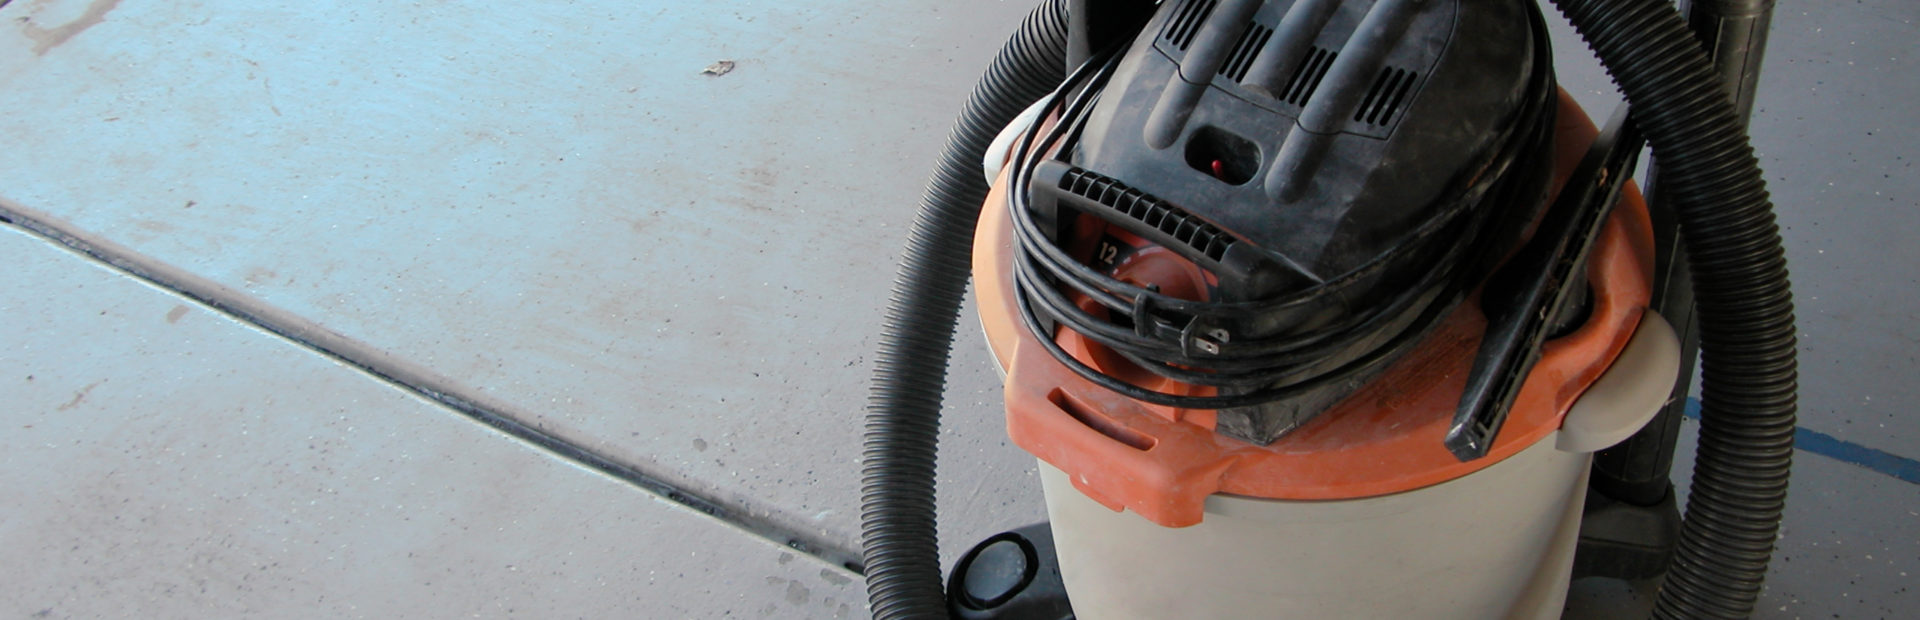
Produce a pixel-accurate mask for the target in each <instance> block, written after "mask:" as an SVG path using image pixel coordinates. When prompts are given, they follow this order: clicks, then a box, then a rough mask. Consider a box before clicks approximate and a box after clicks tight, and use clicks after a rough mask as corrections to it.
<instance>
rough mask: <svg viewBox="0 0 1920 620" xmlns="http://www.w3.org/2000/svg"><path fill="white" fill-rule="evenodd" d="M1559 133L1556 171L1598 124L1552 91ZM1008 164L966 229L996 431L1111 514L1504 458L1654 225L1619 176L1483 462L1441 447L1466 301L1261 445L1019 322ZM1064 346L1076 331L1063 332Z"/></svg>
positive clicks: (1561, 395)
mask: <svg viewBox="0 0 1920 620" xmlns="http://www.w3.org/2000/svg"><path fill="white" fill-rule="evenodd" d="M1558 118H1559V121H1558V127H1557V131H1558V135H1557V136H1556V140H1555V144H1556V147H1555V153H1554V160H1555V168H1556V173H1555V174H1556V181H1555V187H1554V188H1553V190H1552V191H1553V192H1554V193H1557V192H1558V191H1559V185H1560V184H1561V183H1563V182H1564V180H1565V179H1566V177H1567V176H1568V175H1569V174H1570V173H1571V171H1572V169H1573V167H1574V166H1575V164H1577V163H1578V162H1579V160H1580V158H1581V156H1582V155H1584V154H1585V152H1586V149H1587V147H1588V145H1589V144H1591V143H1592V141H1593V138H1594V135H1595V133H1596V131H1595V129H1594V126H1593V123H1592V121H1590V120H1589V119H1588V118H1587V116H1586V114H1585V113H1584V112H1582V111H1581V110H1580V108H1579V106H1577V105H1575V104H1574V103H1573V101H1572V99H1571V98H1569V97H1567V96H1566V94H1565V93H1564V92H1562V93H1561V97H1560V104H1559V114H1558ZM1005 179H1006V177H1005V175H1004V172H1003V174H1002V176H1001V180H1000V181H999V182H996V183H995V185H994V188H993V191H992V192H991V193H990V194H989V195H988V197H987V202H986V205H987V207H986V209H985V212H984V213H983V214H982V217H981V218H980V226H979V229H978V231H977V232H976V235H975V239H974V257H973V269H974V281H975V291H976V294H977V295H978V297H979V302H980V308H981V311H980V315H981V322H982V324H983V326H984V327H985V329H986V333H987V339H988V342H989V344H990V345H991V346H992V348H993V351H994V355H995V357H996V358H998V361H999V362H1000V364H1001V365H1002V366H1003V367H1005V368H1007V369H1008V373H1007V382H1006V403H1007V432H1008V434H1009V435H1010V436H1011V438H1012V439H1013V441H1014V443H1015V444H1017V445H1019V446H1020V447H1021V448H1023V449H1025V450H1027V451H1028V452H1030V453H1032V454H1033V455H1034V456H1036V457H1039V458H1040V459H1041V460H1043V461H1046V462H1047V463H1049V464H1051V465H1053V466H1054V467H1057V468H1059V469H1061V470H1062V471H1064V472H1066V473H1067V474H1068V477H1069V478H1070V479H1071V480H1072V481H1073V485H1074V487H1075V488H1077V489H1079V490H1080V491H1081V492H1082V493H1084V494H1086V495H1087V497H1089V498H1092V499H1094V500H1095V501H1098V502H1100V503H1101V504H1104V505H1106V506H1107V507H1108V508H1112V509H1114V510H1121V509H1131V510H1133V511H1135V512H1138V513H1139V514H1140V515H1141V516H1143V517H1146V518H1147V519H1149V520H1151V521H1153V522H1155V523H1159V524H1161V525H1164V526H1169V527H1181V526H1187V525H1193V524H1196V523H1199V522H1200V521H1201V517H1202V514H1203V508H1204V504H1205V501H1206V498H1207V496H1209V495H1212V494H1214V493H1228V494H1234V495H1242V496H1251V497H1261V498H1272V499H1290V500H1333V499H1351V498H1360V497H1371V496H1377V495H1385V494H1390V493H1397V492H1401V491H1408V490H1412V489H1417V488H1421V487H1425V486H1429V485H1433V484H1438V483H1441V482H1445V481H1448V480H1452V479H1454V478H1458V477H1461V476H1464V475H1467V474H1470V473H1473V472H1475V471H1478V470H1480V469H1482V468H1485V467H1488V466H1491V465H1493V464H1495V463H1498V462H1500V461H1501V460H1502V459H1505V458H1507V457H1509V456H1512V455H1514V454H1516V453H1518V452H1520V451H1521V450H1522V449H1524V448H1526V447H1528V446H1531V445H1533V443H1534V442H1537V441H1539V440H1541V439H1542V438H1545V437H1546V436H1548V435H1549V434H1550V433H1552V431H1554V430H1555V429H1557V428H1559V427H1560V421H1561V418H1562V417H1563V416H1564V415H1565V413H1566V411H1567V409H1568V408H1569V407H1571V406H1572V404H1573V402H1574V400H1575V399H1577V398H1578V397H1579V395H1580V394H1581V393H1582V392H1584V391H1585V390H1586V389H1587V387H1588V386H1590V385H1592V384H1593V382H1594V380H1596V379H1598V378H1599V376H1600V374H1601V373H1602V372H1604V371H1605V370H1606V369H1607V367H1608V366H1609V365H1610V364H1612V362H1613V359H1614V357H1615V356H1617V355H1619V353H1620V351H1621V349H1623V348H1624V347H1625V346H1626V343H1627V341H1628V339H1630V338H1631V337H1632V335H1633V330H1634V327H1635V326H1636V325H1638V324H1639V321H1640V315H1641V312H1642V311H1643V309H1644V308H1645V307H1646V305H1647V302H1648V299H1649V298H1650V294H1651V293H1650V289H1651V287H1650V284H1649V283H1650V282H1651V280H1652V275H1651V274H1652V271H1653V268H1652V266H1653V233H1652V225H1651V224H1650V222H1649V221H1648V216H1647V209H1646V203H1645V201H1644V200H1643V199H1642V198H1641V196H1640V193H1639V190H1638V189H1637V188H1635V187H1633V186H1631V184H1630V185H1629V186H1628V188H1627V190H1626V192H1625V194H1626V195H1625V197H1624V199H1623V200H1622V203H1621V204H1620V205H1619V207H1618V208H1616V209H1615V210H1614V212H1613V215H1612V217H1611V219H1610V220H1609V221H1608V222H1607V224H1606V226H1605V228H1604V230H1603V232H1602V233H1601V236H1600V238H1599V239H1598V240H1597V241H1596V243H1595V245H1594V249H1593V253H1592V254H1591V256H1590V258H1589V262H1588V270H1589V271H1588V275H1589V277H1590V280H1591V282H1592V284H1593V289H1594V298H1593V310H1592V313H1591V315H1590V317H1589V319H1588V321H1587V323H1586V324H1585V325H1583V326H1581V327H1580V328H1579V329H1578V330H1576V331H1574V332H1573V333H1571V334H1568V335H1566V336H1564V337H1561V338H1559V339H1555V340H1553V341H1550V342H1548V343H1547V344H1546V345H1545V347H1544V349H1543V351H1542V354H1541V357H1540V361H1539V362H1538V363H1537V364H1536V365H1535V366H1534V369H1533V372H1532V374H1531V375H1529V376H1528V378H1527V381H1526V383H1525V385H1524V386H1523V387H1522V388H1521V391H1520V394H1519V397H1518V398H1517V399H1516V400H1515V402H1514V406H1513V409H1512V411H1511V413H1509V414H1508V418H1507V421H1506V425H1505V426H1504V427H1503V428H1502V430H1501V431H1500V434H1499V436H1498V437H1497V438H1496V439H1495V440H1494V445H1493V448H1492V450H1491V452H1489V454H1488V455H1487V456H1486V457H1485V458H1481V459H1477V460H1474V461H1471V462H1466V463H1462V462H1460V461H1459V460H1457V459H1455V458H1454V456H1453V455H1452V453H1450V452H1448V451H1447V449H1446V448H1445V447H1444V446H1443V445H1442V439H1443V438H1444V437H1445V435H1446V432H1447V427H1448V425H1449V423H1450V422H1451V419H1452V416H1453V411H1454V409H1455V407H1456V406H1457V405H1458V402H1459V398H1460V392H1461V390H1462V389H1464V385H1465V383H1466V375H1467V372H1468V369H1469V367H1470V366H1471V364H1472V360H1473V355H1474V353H1475V352H1476V350H1477V348H1478V347H1479V343H1480V337H1481V333H1482V331H1483V330H1484V328H1485V319H1484V318H1483V316H1482V314H1481V312H1480V307H1479V305H1478V303H1477V302H1476V301H1474V300H1471V299H1470V300H1468V301H1466V302H1463V303H1462V304H1460V306H1459V308H1458V309H1457V310H1455V311H1454V312H1453V313H1452V314H1451V315H1450V316H1449V317H1447V318H1446V319H1444V320H1443V321H1442V323H1441V324H1440V325H1439V326H1438V327H1436V328H1435V329H1434V330H1433V333H1432V334H1431V335H1429V336H1428V337H1427V340H1426V341H1425V342H1423V343H1422V344H1421V345H1420V346H1418V347H1417V348H1416V349H1415V350H1414V351H1413V352H1411V353H1409V354H1407V356H1406V357H1404V358H1402V359H1400V360H1399V361H1397V362H1395V363H1394V364H1393V366H1392V367H1391V368H1389V369H1388V370H1387V371H1386V372H1385V373H1384V374H1382V375H1381V376H1380V377H1379V378H1377V379H1375V380H1374V381H1373V382H1371V383H1370V384H1368V386H1367V387H1365V388H1362V389H1361V390H1360V391H1358V392H1356V393H1354V394H1353V395H1351V396H1349V397H1347V398H1346V399H1345V400H1344V401H1342V402H1340V403H1339V404H1337V405H1335V406H1334V407H1333V408H1331V409H1330V410H1328V411H1327V412H1325V413H1322V414H1321V415H1320V416H1319V417H1317V418H1315V419H1313V420H1312V421H1310V422H1308V423H1307V424H1306V425H1304V426H1302V427H1301V428H1299V429H1297V430H1295V431H1293V432H1292V433H1291V434H1288V435H1287V436H1285V437H1282V438H1281V439H1280V440H1278V441H1276V442H1274V443H1273V444H1272V445H1267V446H1259V445H1254V444H1251V443H1248V442H1246V441H1243V440H1240V439H1236V438H1233V437H1228V436H1224V435H1220V434H1217V433H1215V432H1214V431H1213V412H1212V411H1207V410H1186V409H1174V408H1169V407H1162V406H1158V405H1151V404H1146V403H1141V402H1138V401H1135V400H1132V399H1128V398H1125V397H1123V396H1120V395H1118V394H1115V393H1113V392H1111V391H1108V390H1106V389H1105V388H1101V387H1099V386H1097V385H1094V384H1092V383H1090V382H1088V381H1086V380H1085V379H1083V378H1081V377H1080V376H1079V375H1076V374H1074V373H1073V371H1071V370H1069V369H1067V368H1066V367H1064V366H1062V365H1061V364H1060V363H1059V362H1058V361H1057V360H1055V359H1053V357H1052V356H1051V355H1049V354H1048V353H1047V351H1046V350H1045V349H1044V348H1042V347H1041V346H1040V344H1039V343H1038V342H1037V341H1035V340H1034V335H1033V334H1032V333H1030V332H1028V331H1027V330H1026V329H1025V328H1024V327H1023V326H1021V325H1020V322H1019V321H1020V319H1019V315H1018V314H1017V313H1018V310H1017V309H1016V308H1015V307H1014V305H1013V304H1014V297H1013V281H1012V273H1011V264H1012V263H1011V259H1012V256H1013V236H1012V231H1011V229H1010V227H1009V222H1008V217H1007V212H1006V196H1005V193H1004V192H1005ZM1059 342H1060V343H1062V344H1063V345H1065V347H1066V348H1067V350H1069V351H1072V352H1075V354H1076V355H1084V354H1085V352H1086V350H1087V346H1088V343H1086V342H1085V341H1084V340H1082V339H1081V338H1080V337H1079V335H1078V334H1074V333H1071V332H1063V333H1062V334H1061V335H1060V337H1059Z"/></svg>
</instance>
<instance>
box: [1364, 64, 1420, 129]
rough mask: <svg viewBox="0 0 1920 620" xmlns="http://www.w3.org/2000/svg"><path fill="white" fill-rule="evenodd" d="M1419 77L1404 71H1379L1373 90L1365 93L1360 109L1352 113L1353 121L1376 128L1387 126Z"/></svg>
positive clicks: (1388, 69)
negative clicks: (1365, 96)
mask: <svg viewBox="0 0 1920 620" xmlns="http://www.w3.org/2000/svg"><path fill="white" fill-rule="evenodd" d="M1418 78H1419V75H1417V74H1415V73H1414V72H1412V71H1408V70H1406V69H1395V68H1393V67H1387V68H1384V69H1381V70H1380V77H1379V78H1376V79H1374V81H1373V90H1369V91H1367V98H1366V99H1362V100H1361V101H1360V107H1359V108H1358V109H1355V110H1354V111H1353V120H1355V121H1359V122H1363V123H1367V124H1369V125H1374V126H1378V127H1385V126H1387V125H1388V124H1389V123H1390V122H1391V121H1392V120H1393V115H1394V114H1395V113H1398V112H1399V111H1400V106H1401V105H1402V104H1405V103H1406V100H1407V95H1408V94H1409V93H1411V92H1412V91H1413V83H1414V82H1415V81H1417V80H1418Z"/></svg>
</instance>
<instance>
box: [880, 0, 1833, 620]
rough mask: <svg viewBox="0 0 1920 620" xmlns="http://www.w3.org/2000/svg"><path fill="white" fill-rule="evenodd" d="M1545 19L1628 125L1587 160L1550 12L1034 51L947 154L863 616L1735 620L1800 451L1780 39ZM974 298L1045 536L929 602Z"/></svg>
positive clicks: (1342, 17) (960, 568)
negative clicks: (1776, 160) (1779, 218)
mask: <svg viewBox="0 0 1920 620" xmlns="http://www.w3.org/2000/svg"><path fill="white" fill-rule="evenodd" d="M1553 4H1554V5H1555V6H1556V7H1557V8H1558V9H1559V10H1560V11H1562V12H1563V13H1564V14H1565V15H1566V17H1567V18H1568V20H1569V21H1571V22H1572V23H1573V25H1574V27H1575V28H1576V29H1577V30H1578V31H1579V32H1580V34H1581V36H1582V37H1583V38H1584V39H1585V40H1586V41H1587V43H1588V44H1589V45H1591V46H1592V47H1593V49H1594V51H1595V52H1597V54H1598V56H1599V57H1600V60H1601V62H1602V64H1603V65H1604V66H1605V67H1606V69H1607V71H1608V73H1609V74H1610V75H1611V76H1612V77H1613V79H1614V80H1615V82H1616V83H1617V84H1618V85H1619V87H1620V88H1621V90H1622V91H1623V92H1624V93H1625V95H1626V98H1627V101H1628V104H1627V105H1626V106H1625V107H1624V109H1623V110H1622V111H1621V112H1617V113H1614V114H1613V115H1612V118H1611V119H1610V120H1608V121H1607V122H1605V123H1604V128H1602V129H1599V130H1596V128H1595V126H1594V124H1593V123H1592V122H1591V121H1589V120H1588V117H1587V115H1586V114H1585V113H1584V112H1583V111H1582V110H1580V109H1579V107H1578V106H1576V105H1575V104H1574V103H1572V100H1571V99H1569V98H1568V97H1567V96H1566V94H1565V93H1563V92H1561V91H1560V89H1559V87H1558V86H1557V85H1556V83H1555V78H1554V71H1553V66H1552V55H1551V53H1550V51H1549V42H1548V37H1547V32H1546V26H1545V21H1544V17H1543V15H1542V9H1541V7H1540V6H1538V5H1537V4H1535V3H1533V2H1530V1H1528V0H1345V1H1343V0H1270V1H1265V2H1263V1H1259V0H1164V1H1161V2H1153V1H1147V0H1132V1H1128V0H1110V1H1103V2H1094V1H1090V0H1049V1H1048V2H1045V3H1044V4H1042V5H1041V6H1040V7H1038V8H1037V9H1035V11H1034V12H1033V13H1032V14H1031V15H1030V16H1029V17H1028V18H1027V20H1026V21H1025V23H1024V24H1023V25H1022V27H1021V29H1020V30H1019V31H1018V32H1017V33H1015V34H1014V36H1013V37H1012V39H1011V40H1010V41H1009V42H1008V43H1007V44H1006V46H1005V47H1004V48H1003V49H1002V50H1001V52H1000V54H999V56H998V57H997V58H996V59H995V60H994V61H993V64H992V65H991V67H990V68H989V69H988V70H987V72H986V75H985V77H984V78H983V79H982V81H981V82H980V84H979V86H978V87H977V88H976V89H975V91H974V93H973V95H972V98H971V100H970V101H968V102H967V104H966V107H965V110H964V111H963V113H962V116H961V118H960V119H959V121H958V123H957V125H956V127H955V129H954V131H953V133H952V135H951V137H950V141H949V143H948V145H947V147H946V152H945V154H944V156H943V158H942V160H941V162H940V165H939V169H938V170H937V171H936V172H935V174H934V178H933V181H932V183H931V186H930V187H929V188H928V190H927V193H926V197H925V201H924V205H923V209H922V211H921V213H920V215H919V219H918V220H917V222H916V224H915V227H914V229H913V232H912V236H911V239H910V240H909V242H908V246H907V249H906V252H905V259H904V265H903V266H902V269H901V274H900V276H899V279H898V281H897V283H896V288H895V292H894V297H893V300H892V305H891V307H890V309H889V310H888V314H887V317H886V331H885V339H884V342H883V343H882V345H881V353H880V356H879V361H878V366H877V370H876V372H875V375H874V380H873V387H872V390H873V392H872V399H871V403H870V411H869V417H868V421H867V428H866V442H865V451H864V459H863V467H864V478H863V487H864V488H863V495H862V502H863V505H862V534H863V536H864V540H863V543H864V547H865V561H866V566H865V568H866V575H867V583H868V590H869V593H870V596H871V603H872V611H873V614H874V616H875V617H877V618H949V617H951V618H1036V619H1046V620H1054V619H1060V618H1075V617H1077V618H1088V619H1107V618H1176V619H1197V618H1554V617H1558V616H1559V615H1560V613H1561V609H1562V606H1563V605H1564V601H1565V598H1566V589H1567V586H1568V583H1569V582H1570V580H1571V579H1573V578H1576V577H1584V576H1607V577H1615V578H1624V579H1643V580H1646V579H1658V580H1659V581H1658V583H1659V584H1660V585H1659V595H1658V598H1657V600H1656V602H1655V604H1654V610H1653V614H1654V615H1655V616H1657V617H1662V618H1709V617H1713V618H1719V617H1745V616H1747V615H1748V614H1749V613H1750V612H1751V610H1752V607H1753V604H1754V601H1755V599H1756V597H1757V596H1758V595H1759V592H1760V589H1761V583H1762V580H1763V578H1764V576H1765V574H1766V570H1767V564H1768V562H1769V560H1770V559H1771V555H1772V551H1773V544H1774V540H1775V537H1776V535H1777V533H1778V529H1779V523H1780V517H1781V511H1782V508H1783V506H1784V503H1785V499H1786V486H1787V476H1788V470H1789V467H1790V459H1791V456H1792V437H1793V429H1794V424H1795V421H1794V399H1795V390H1796V386H1795V381H1796V377H1795V366H1794V363H1795V362H1794V353H1795V341H1794V336H1795V331H1794V320H1793V311H1792V297H1791V293H1790V291H1789V285H1788V282H1787V272H1786V266H1785V259H1784V255H1783V252H1782V248H1781V243H1780V238H1779V234H1778V230H1777V228H1776V226H1775V224H1774V219H1773V215H1772V205H1771V204H1770V202H1769V198H1768V196H1767V192H1766V187H1765V184H1764V182H1763V181H1762V179H1761V175H1760V170H1759V168H1758V167H1757V164H1756V162H1755V160H1754V157H1753V155H1752V149H1751V147H1750V146H1749V145H1748V141H1747V137H1746V131H1745V120H1744V118H1745V110H1747V109H1750V108H1749V106H1750V98H1751V92H1752V81H1753V78H1754V75H1755V69H1756V68H1757V66H1758V63H1759V57H1760V49H1761V48H1762V47H1763V45H1762V44H1763V43H1764V38H1765V31H1766V26H1767V22H1768V15H1769V11H1770V9H1771V2H1770V1H1748V2H1726V1H1722V2H1708V1H1706V0H1696V2H1695V3H1694V4H1693V6H1690V7H1687V14H1683V13H1682V12H1681V11H1680V10H1676V8H1675V7H1674V6H1672V5H1670V4H1667V3H1666V2H1664V1H1663V0H1553ZM1643 146H1650V147H1651V150H1652V157H1653V160H1652V161H1653V164H1652V166H1653V167H1654V169H1653V170H1651V171H1650V176H1651V180H1650V181H1649V189H1650V192H1649V193H1650V194H1651V195H1652V198H1651V200H1643V198H1642V196H1641V194H1640V193H1639V190H1638V189H1637V188H1636V186H1635V185H1634V184H1633V183H1631V182H1630V179H1631V178H1632V177H1633V176H1634V172H1635V170H1634V166H1635V164H1636V162H1637V160H1638V159H1639V156H1640V152H1641V150H1642V147H1643ZM983 165H984V172H985V174H984V175H983ZM969 275H971V277H972V280H973V285H974V286H973V292H974V295H975V296H976V299H977V301H978V304H979V308H980V315H981V322H982V324H983V327H984V331H985V332H986V337H987V341H988V344H989V346H990V347H991V349H992V351H993V353H994V357H995V359H996V360H997V362H998V363H999V365H1000V367H1001V368H1002V369H1003V370H1004V376H1005V400H1006V412H1007V413H1006V424H1007V430H1008V434H1009V436H1010V437H1011V439H1012V440H1013V442H1014V443H1015V444H1017V445H1018V446H1019V447H1021V448H1022V449H1024V450H1026V451H1028V452H1030V453H1032V454H1033V455H1034V456H1035V457H1037V458H1038V459H1039V462H1040V464H1039V468H1040V479H1041V482H1042V485H1043V490H1044V493H1045V496H1046V504H1047V511H1048V518H1049V521H1048V522H1047V523H1043V524H1038V525H1035V526H1030V527H1027V528H1022V529H1020V530H1015V531H1012V532H1007V533H1003V534H1000V535H997V536H994V537H992V538H989V539H988V540H986V541H983V542H981V543H979V544H978V545H976V546H974V547H973V548H972V550H971V551H970V552H968V553H967V554H965V556H964V557H962V558H961V560H960V561H959V563H958V564H957V565H956V566H954V567H953V570H952V573H951V574H950V575H943V573H942V571H941V566H940V563H939V556H938V553H937V548H936V543H935V535H934V529H935V528H934V520H935V514H934V461H935V441H936V437H937V435H938V425H939V413H940V400H941V392H942V388H943V386H944V382H945V379H944V377H945V371H946V364H947V353H948V349H949V347H950V346H951V343H952V339H953V333H954V330H955V322H956V316H957V311H958V309H959V307H960V305H961V303H962V301H963V299H964V298H965V296H966V295H967V281H968V277H969ZM1696 346H1697V349H1698V354H1699V360H1700V370H1699V373H1700V376H1701V388H1700V393H1701V398H1700V409H1701V412H1700V434H1699V446H1698V449H1697V456H1696V462H1695V465H1694V478H1693V481H1692V487H1691V492H1690V495H1689V496H1688V501H1687V503H1686V514H1685V518H1684V519H1682V518H1680V516H1679V515H1678V512H1677V511H1676V509H1675V501H1674V494H1673V489H1672V485H1671V484H1670V483H1669V482H1668V477H1669V475H1668V470H1669V469H1670V467H1671V463H1672V454H1673V447H1674V442H1675V436H1676V434H1677V430H1676V429H1677V426H1678V417H1677V415H1676V414H1675V410H1676V409H1677V408H1678V407H1677V406H1676V405H1675V403H1674V401H1675V400H1676V398H1675V397H1676V395H1677V396H1678V397H1680V398H1681V399H1684V397H1685V395H1686V394H1687V389H1688V383H1689V380H1690V379H1691V377H1692V375H1693V369H1692V368H1691V359H1692V358H1693V357H1694V349H1695V347H1696Z"/></svg>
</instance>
